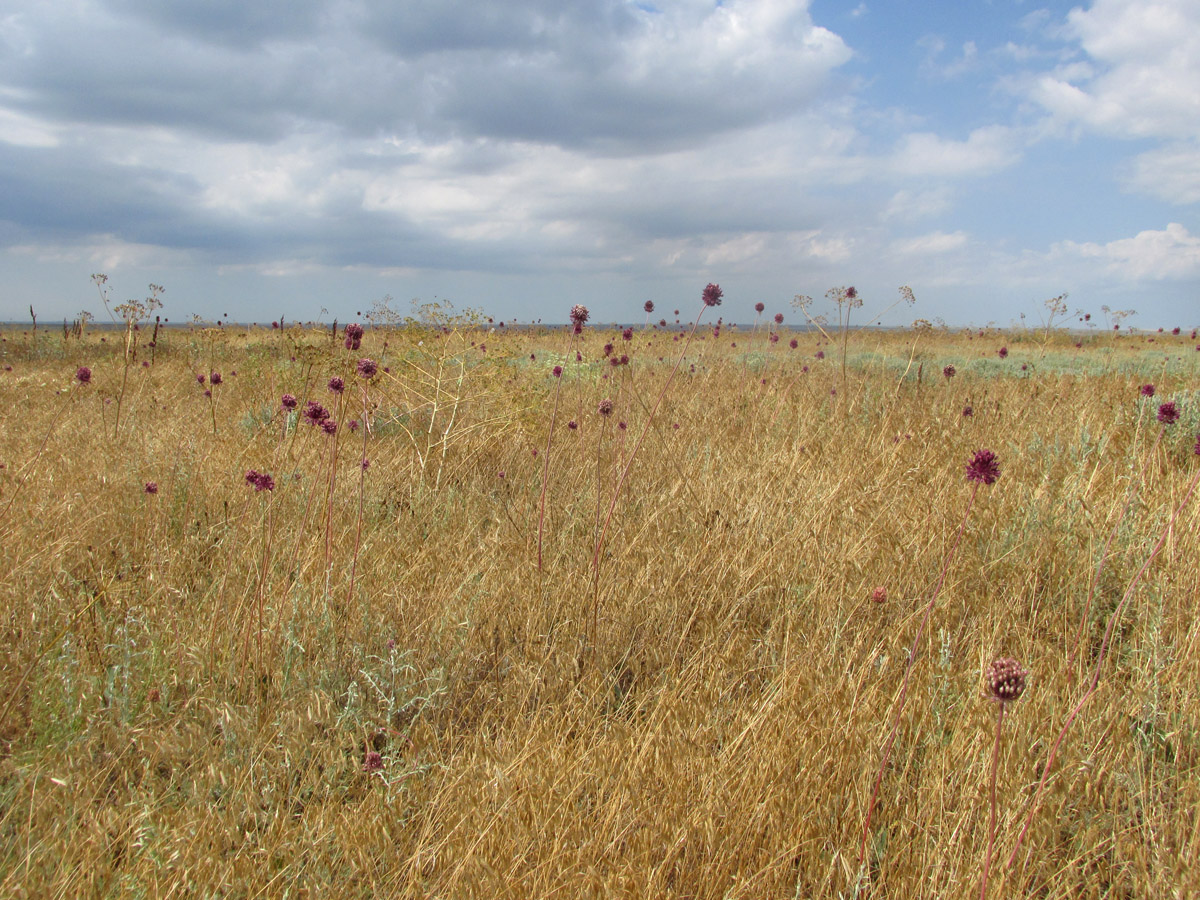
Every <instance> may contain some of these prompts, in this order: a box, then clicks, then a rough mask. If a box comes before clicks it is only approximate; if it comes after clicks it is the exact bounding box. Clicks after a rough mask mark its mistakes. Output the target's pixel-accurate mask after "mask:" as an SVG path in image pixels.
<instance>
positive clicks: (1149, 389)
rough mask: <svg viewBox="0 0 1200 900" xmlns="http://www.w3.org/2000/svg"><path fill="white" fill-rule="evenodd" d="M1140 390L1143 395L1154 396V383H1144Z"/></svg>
mask: <svg viewBox="0 0 1200 900" xmlns="http://www.w3.org/2000/svg"><path fill="white" fill-rule="evenodd" d="M1139 390H1140V391H1141V394H1142V396H1143V397H1153V396H1154V385H1152V384H1143V385H1142V386H1141V388H1140V389H1139Z"/></svg>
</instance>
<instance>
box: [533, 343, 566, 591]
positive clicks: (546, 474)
mask: <svg viewBox="0 0 1200 900" xmlns="http://www.w3.org/2000/svg"><path fill="white" fill-rule="evenodd" d="M554 368H555V369H556V370H557V371H556V372H555V380H556V382H557V384H555V386H554V411H553V412H551V413H550V433H549V434H547V435H546V454H545V459H544V460H543V461H542V496H541V500H540V501H539V503H538V571H539V572H540V571H542V529H543V526H544V525H545V522H546V485H548V484H549V483H550V442H551V441H553V440H554V421H555V419H557V418H558V395H559V393H560V392H561V391H562V367H561V366H555V367H554Z"/></svg>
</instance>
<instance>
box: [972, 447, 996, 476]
mask: <svg viewBox="0 0 1200 900" xmlns="http://www.w3.org/2000/svg"><path fill="white" fill-rule="evenodd" d="M999 477H1000V463H999V462H997V460H996V454H995V453H993V452H992V451H991V450H976V451H975V455H974V456H973V457H971V461H970V462H969V463H967V481H976V482H978V483H980V484H994V483H995V481H996V479H997V478H999Z"/></svg>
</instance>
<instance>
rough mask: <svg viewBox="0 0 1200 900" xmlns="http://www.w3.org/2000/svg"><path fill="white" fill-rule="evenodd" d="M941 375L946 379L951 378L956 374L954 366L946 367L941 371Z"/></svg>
mask: <svg viewBox="0 0 1200 900" xmlns="http://www.w3.org/2000/svg"><path fill="white" fill-rule="evenodd" d="M942 374H943V375H945V376H946V377H947V378H953V377H954V376H955V375H957V374H958V370H957V369H955V368H954V366H946V368H944V369H942Z"/></svg>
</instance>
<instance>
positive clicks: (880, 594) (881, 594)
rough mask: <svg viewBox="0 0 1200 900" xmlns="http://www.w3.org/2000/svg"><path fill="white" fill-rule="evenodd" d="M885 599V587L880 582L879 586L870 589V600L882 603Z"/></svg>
mask: <svg viewBox="0 0 1200 900" xmlns="http://www.w3.org/2000/svg"><path fill="white" fill-rule="evenodd" d="M886 600H887V588H885V587H884V586H883V585H882V584H881V585H879V587H877V588H875V590H873V591H871V602H873V603H883V602H884V601H886Z"/></svg>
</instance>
